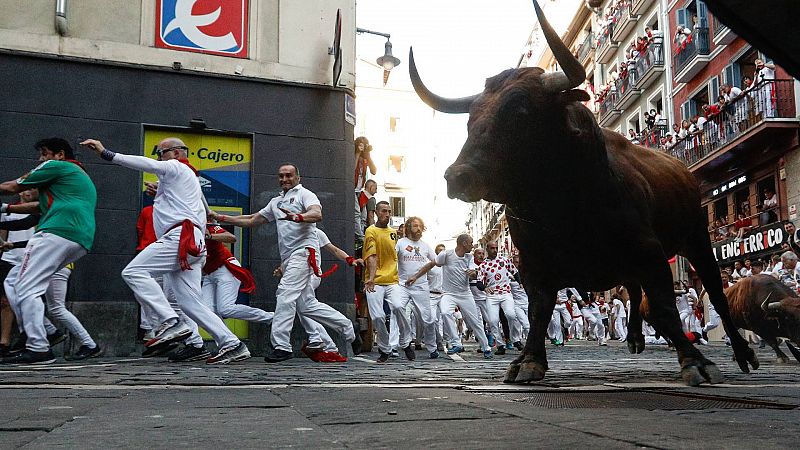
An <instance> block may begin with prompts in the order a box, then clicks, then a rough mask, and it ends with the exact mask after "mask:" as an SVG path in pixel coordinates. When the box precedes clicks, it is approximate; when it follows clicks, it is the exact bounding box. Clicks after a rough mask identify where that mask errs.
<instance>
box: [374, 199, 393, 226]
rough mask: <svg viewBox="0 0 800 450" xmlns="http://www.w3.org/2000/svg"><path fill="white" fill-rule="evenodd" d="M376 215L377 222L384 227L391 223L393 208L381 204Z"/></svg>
mask: <svg viewBox="0 0 800 450" xmlns="http://www.w3.org/2000/svg"><path fill="white" fill-rule="evenodd" d="M375 216H376V219H375V224H376V225H378V226H379V227H381V228H383V227H385V226H386V225H389V219H391V218H392V208H391V207H390V206H389V205H386V204H380V205H378V208H377V209H376V210H375Z"/></svg>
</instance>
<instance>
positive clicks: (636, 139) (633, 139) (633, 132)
mask: <svg viewBox="0 0 800 450" xmlns="http://www.w3.org/2000/svg"><path fill="white" fill-rule="evenodd" d="M626 137H627V138H628V140H629V141H631V144H636V145H639V136H638V135H637V134H636V130H634V129H633V128H631V129H629V130H628V136H626Z"/></svg>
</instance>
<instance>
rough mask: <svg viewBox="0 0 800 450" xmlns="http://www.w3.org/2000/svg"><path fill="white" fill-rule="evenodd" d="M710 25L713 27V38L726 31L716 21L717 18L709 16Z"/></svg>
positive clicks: (721, 24) (726, 29)
mask: <svg viewBox="0 0 800 450" xmlns="http://www.w3.org/2000/svg"><path fill="white" fill-rule="evenodd" d="M711 25H712V26H713V27H714V37H717V36H719V35H720V34H722V33H724V32H725V31H728V27H727V26H725V24H724V23H722V22H720V21H719V19H717V16H711Z"/></svg>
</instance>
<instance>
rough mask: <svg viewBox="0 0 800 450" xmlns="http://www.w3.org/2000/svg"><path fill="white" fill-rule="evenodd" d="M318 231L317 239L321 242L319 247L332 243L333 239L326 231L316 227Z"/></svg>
mask: <svg viewBox="0 0 800 450" xmlns="http://www.w3.org/2000/svg"><path fill="white" fill-rule="evenodd" d="M316 232H317V241H318V242H319V248H320V250H321V249H322V247H325V246H326V245H328V244H330V243H331V240H330V239H329V238H328V235H327V234H325V232H324V231H322V230H320V229H319V228H316Z"/></svg>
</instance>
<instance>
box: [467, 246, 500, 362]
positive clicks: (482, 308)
mask: <svg viewBox="0 0 800 450" xmlns="http://www.w3.org/2000/svg"><path fill="white" fill-rule="evenodd" d="M485 258H486V252H485V251H484V250H483V249H482V248H476V249H474V250H473V251H472V260H473V261H472V264H471V265H470V266H469V268H470V269H472V270H474V271H475V273H477V272H478V267H480V265H481V263H482V262H483V260H484V259H485ZM469 290H470V292H472V299H473V300H475V306H477V307H478V318H479V319H480V321H481V323H483V330H484V333H485V334H486V337H487V339H489V346H490V347H491V346H493V345H494V336H492V335H491V332H490V331H489V328H488V326H489V323H488V321H487V319H486V318H487V317H489V310H488V309H487V308H486V292H484V291H482V290H481V289H479V288H478V279H477V277H476V278H475V279H471V280H469Z"/></svg>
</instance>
